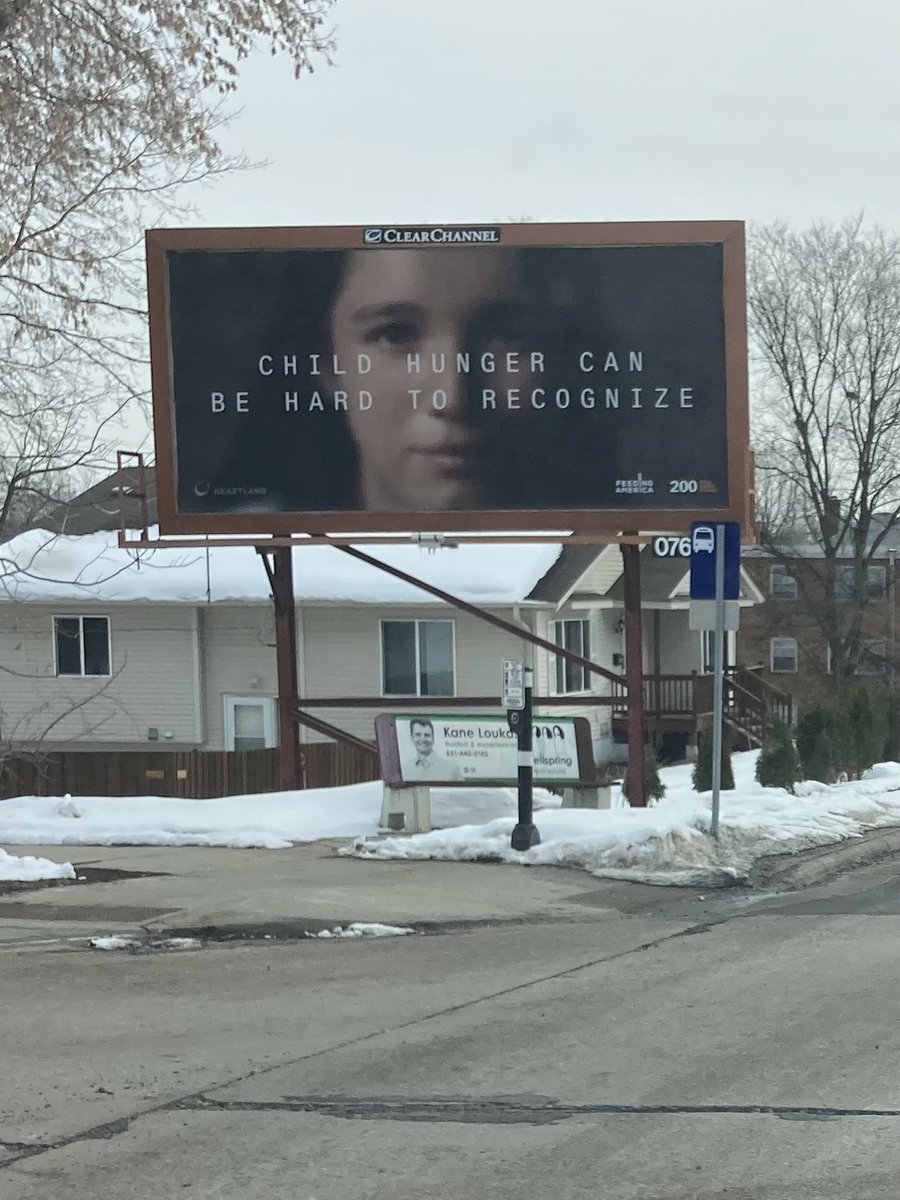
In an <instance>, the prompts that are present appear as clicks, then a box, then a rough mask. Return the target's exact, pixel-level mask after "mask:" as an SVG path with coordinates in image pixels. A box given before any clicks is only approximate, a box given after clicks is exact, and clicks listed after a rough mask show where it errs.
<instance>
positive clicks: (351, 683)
mask: <svg viewBox="0 0 900 1200" xmlns="http://www.w3.org/2000/svg"><path fill="white" fill-rule="evenodd" d="M497 611H498V615H500V616H502V617H503V618H504V619H505V620H507V621H510V620H513V619H514V614H513V612H512V610H510V609H506V610H497ZM417 619H418V620H429V619H430V620H452V621H453V623H454V626H455V644H456V679H455V682H456V695H458V696H466V695H469V696H479V695H481V696H497V697H498V698H499V695H500V685H501V674H502V664H503V659H505V658H518V659H523V660H524V661H526V662H530V661H531V651H532V650H533V649H534V647H533V646H532V645H531V644H530V643H528V642H526V641H525V640H524V638H518V637H515V636H514V635H513V634H510V633H506V632H504V631H503V630H501V629H496V628H494V627H493V626H491V625H488V624H486V623H485V622H483V621H480V620H478V619H477V618H475V617H472V616H469V615H468V614H466V613H462V612H456V611H453V610H448V609H446V608H443V607H440V606H436V605H428V606H427V607H426V606H384V607H381V606H376V605H366V606H365V607H363V606H359V607H351V606H347V605H343V606H337V605H331V606H327V607H326V606H321V607H307V608H304V610H303V616H302V624H303V630H302V640H301V643H300V657H301V661H302V664H303V678H304V694H305V696H307V697H310V698H315V697H317V696H322V697H338V696H380V695H381V694H382V683H381V622H382V621H383V620H417ZM440 704H441V701H440V697H435V698H434V709H435V711H436V712H439V711H440ZM306 707H307V709H308V710H309V711H310V712H311V713H312V714H313V715H314V716H317V717H320V718H321V719H322V720H325V721H328V722H330V723H331V724H333V725H337V726H339V727H340V728H341V729H344V730H346V731H347V732H348V733H352V734H354V735H355V736H356V737H361V738H365V739H366V740H367V741H371V740H372V739H373V738H374V721H375V717H376V716H377V714H378V713H379V712H384V711H388V710H386V709H385V708H383V707H378V708H371V709H348V708H344V709H341V708H316V707H315V705H314V704H306ZM391 711H394V712H400V711H402V709H400V708H395V709H392V710H391ZM307 740H310V741H313V740H320V737H319V735H317V734H313V733H309V734H308V737H307Z"/></svg>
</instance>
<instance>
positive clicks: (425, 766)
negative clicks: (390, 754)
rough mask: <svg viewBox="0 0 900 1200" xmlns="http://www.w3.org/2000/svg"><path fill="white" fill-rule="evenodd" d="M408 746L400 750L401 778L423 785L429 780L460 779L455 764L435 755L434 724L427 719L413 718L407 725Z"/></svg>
mask: <svg viewBox="0 0 900 1200" xmlns="http://www.w3.org/2000/svg"><path fill="white" fill-rule="evenodd" d="M409 737H410V744H409V745H408V746H407V747H406V749H405V752H404V750H403V749H402V748H401V758H400V766H401V771H402V774H403V778H404V779H407V780H410V781H411V782H415V781H418V780H421V781H422V782H423V783H426V782H428V781H429V780H440V781H442V782H445V783H446V782H451V781H454V780H457V779H461V778H462V772H461V771H460V769H459V767H458V766H457V764H456V763H455V762H452V761H451V760H450V759H449V758H445V757H444V756H443V755H442V754H437V753H436V752H435V748H434V722H433V721H432V720H430V719H429V718H428V717H413V718H412V720H411V721H410V723H409Z"/></svg>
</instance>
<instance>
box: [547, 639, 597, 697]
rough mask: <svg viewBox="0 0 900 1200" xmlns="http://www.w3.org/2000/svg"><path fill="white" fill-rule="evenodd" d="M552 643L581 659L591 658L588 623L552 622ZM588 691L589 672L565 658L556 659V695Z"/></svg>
mask: <svg viewBox="0 0 900 1200" xmlns="http://www.w3.org/2000/svg"><path fill="white" fill-rule="evenodd" d="M553 641H554V642H555V643H556V645H557V646H561V647H562V648H563V650H571V651H572V653H573V654H579V655H581V657H582V658H590V657H591V624H590V621H554V622H553ZM589 690H590V672H589V671H587V670H585V668H584V667H582V666H579V665H578V663H573V662H570V661H569V660H568V659H567V658H559V657H557V659H556V694H557V696H567V695H570V694H571V693H573V692H586V691H589Z"/></svg>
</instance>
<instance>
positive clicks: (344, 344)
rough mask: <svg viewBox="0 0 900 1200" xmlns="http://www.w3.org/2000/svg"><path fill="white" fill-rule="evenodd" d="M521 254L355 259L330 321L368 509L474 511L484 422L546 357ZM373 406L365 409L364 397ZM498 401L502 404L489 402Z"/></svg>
mask: <svg viewBox="0 0 900 1200" xmlns="http://www.w3.org/2000/svg"><path fill="white" fill-rule="evenodd" d="M533 325H534V322H533V313H532V309H531V306H530V305H528V304H527V302H526V297H525V294H524V289H523V287H522V282H521V279H520V275H519V268H518V258H517V255H516V253H515V252H514V251H509V250H506V251H504V250H501V249H498V248H496V247H494V248H488V247H484V248H481V247H473V248H469V247H466V248H465V249H459V248H446V249H428V248H424V249H397V250H393V249H392V250H387V249H385V250H368V251H359V252H354V253H353V254H351V256H350V261H349V264H348V267H347V274H346V277H345V281H344V285H343V287H342V290H341V292H340V294H339V296H338V298H337V301H336V303H335V308H334V313H333V317H332V329H331V333H332V346H333V350H334V354H335V357H336V360H337V365H338V367H339V368H340V370H341V371H342V372H344V373H342V374H340V375H337V376H335V377H334V378H333V379H332V384H333V385H334V387H335V388H336V389H341V390H344V391H346V392H347V393H348V395H349V397H350V404H349V408H348V415H349V421H350V428H351V432H352V434H353V438H354V440H355V442H356V446H357V450H358V456H359V470H360V481H359V482H360V491H361V496H360V502H361V505H362V507H363V508H365V509H367V510H373V511H382V512H408V511H412V512H416V511H425V510H432V511H443V510H450V509H463V510H467V509H477V508H479V507H480V506H481V505H482V504H483V503H484V488H483V484H482V482H481V480H482V478H483V473H484V463H483V461H482V457H481V447H480V444H479V434H478V430H479V427H480V421H479V416H480V414H481V413H482V412H484V411H495V409H494V407H493V405H494V404H496V409H499V408H500V407H501V404H502V405H504V406H505V404H506V395H507V390H508V389H511V388H512V389H521V390H522V393H523V394H525V390H526V389H528V388H530V387H531V386H533V384H534V381H535V374H534V369H533V368H534V366H535V365H536V364H538V363H539V356H536V355H535V351H537V350H539V347H538V346H535V345H532V343H533V342H534V341H535V338H534V336H533V335H532V333H531V329H532V328H533ZM361 391H366V392H368V393H369V394H370V395H371V397H372V401H371V406H370V407H368V408H360V406H359V404H358V403H356V396H357V394H358V393H359V392H361ZM486 396H492V397H495V398H496V399H495V400H494V401H491V400H488V401H487V402H486V401H485V397H486Z"/></svg>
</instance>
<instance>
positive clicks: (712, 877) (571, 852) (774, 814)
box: [0, 752, 900, 936]
mask: <svg viewBox="0 0 900 1200" xmlns="http://www.w3.org/2000/svg"><path fill="white" fill-rule="evenodd" d="M756 759H757V752H753V753H749V754H736V755H734V756H733V760H732V761H733V766H734V774H735V781H736V784H737V787H736V789H735V790H734V791H732V792H723V793H722V805H721V829H720V835H721V836H720V838H719V840H718V842H714V841H713V840H712V839H711V838H710V837H709V836H708V835H709V826H710V795H709V793H705V794H703V795H698V794H697V793H696V792H694V790H693V788H692V786H691V768H690V766H687V765H683V766H678V767H669V768H666V769H664V770H663V771H662V772H661V775H662V777H663V780H664V782H665V784H666V788H667V793H666V797H665V799H664V800H662V801H661V802H660V803H659V804H657V805H654V806H653V807H651V808H646V809H630V808H628V806H627V805H626V804H625V803H624V802H623V800H622V798H621V795H620V793H619V789H618V788H616V789H614V794H613V798H612V800H613V807H612V808H610V809H601V810H599V811H597V810H592V809H564V808H561V807H560V800H559V798H558V797H556V796H553V795H551V794H550V793H548V792H546V791H543V790H540V789H539V790H537V791H536V793H535V796H536V802H537V803H536V818H535V820H536V824H537V826H538V829H539V830H540V833H541V838H542V842H541V845H539V846H535V847H534V848H533V849H531V850H529V851H526V852H524V853H519V852H516V851H513V850H511V849H510V846H509V842H510V833H511V831H512V828H513V825H514V823H515V819H516V793H515V789H514V788H472V789H466V788H447V789H436V790H435V791H434V793H433V795H432V820H433V823H434V825H435V826H436V827H437V828H436V831H435V832H433V833H426V834H417V835H414V836H399V837H398V836H394V837H379V836H378V821H379V817H380V813H381V795H382V788H381V784H380V783H377V782H375V783H362V784H356V785H355V786H353V787H342V788H320V789H315V790H310V791H306V792H274V793H271V794H267V795H257V796H229V797H226V798H225V799H221V800H173V799H161V798H159V797H153V796H141V797H136V798H132V797H106V796H85V797H82V796H78V797H75V798H72V797H69V796H66V797H62V798H61V797H55V798H48V797H35V796H26V797H19V798H18V799H15V800H6V801H3V802H2V803H0V843H4V844H6V845H62V846H67V845H145V846H231V847H236V848H240V847H261V848H264V849H281V848H286V847H288V846H290V845H291V844H292V843H294V842H309V841H317V840H319V839H324V838H328V839H332V838H333V839H341V840H346V841H347V842H348V843H349V844H348V845H345V846H343V847H342V848H341V850H340V851H339V853H341V854H346V855H352V856H356V857H359V858H370V859H444V860H451V861H476V860H480V859H491V860H494V861H501V862H509V863H517V864H521V865H535V866H537V865H556V866H569V867H580V868H582V869H584V870H586V871H591V872H592V873H594V874H596V875H601V876H605V877H611V878H622V879H633V880H643V881H646V882H651V883H660V884H682V885H685V886H690V885H695V884H706V885H709V884H710V883H716V882H720V883H721V882H727V881H729V880H730V881H734V880H740V879H743V878H744V877H745V876H746V875H747V873H748V871H749V870H750V868H751V866H752V864H753V862H754V860H755V859H757V858H760V857H762V856H764V855H767V854H777V853H796V852H798V851H800V850H805V849H809V848H812V847H814V846H823V845H827V844H829V843H833V842H837V841H841V840H842V839H844V838H850V837H858V836H859V835H860V834H862V833H864V832H865V831H866V830H868V829H874V828H878V827H879V826H886V825H900V764H898V763H883V764H882V765H881V766H878V767H875V768H874V769H873V770H872V771H870V772H868V774H867V775H866V778H865V779H863V780H862V781H860V782H857V783H842V784H834V785H831V786H829V785H826V784H820V783H813V782H809V783H803V784H800V785H798V788H797V793H798V794H797V795H796V796H791V795H789V794H788V793H787V792H785V791H782V790H781V789H779V788H762V787H760V786H759V785H758V784H757V783H756V782H755V780H754V777H753V775H754V770H755V766H756ZM5 860H6V861H9V860H8V856H5V858H4V856H3V855H2V852H0V879H2V878H4V877H5V878H9V877H10V876H8V875H7V876H4V875H3V871H4V861H5ZM13 861H15V862H16V863H17V864H21V863H22V862H29V863H32V864H40V865H39V866H34V867H33V868H28V869H32V870H35V871H40V870H43V869H46V870H50V869H52V871H53V872H54V874H57V875H61V876H64V877H66V876H67V877H69V878H71V876H72V874H73V872H72V868H71V867H70V866H69V865H68V864H65V865H64V866H62V867H59V866H58V865H57V864H55V863H47V862H46V860H35V859H31V860H23V859H17V860H13ZM14 869H18V870H20V871H21V870H23V869H25V868H23V867H21V865H20V866H18V867H17V868H14ZM17 877H18V878H21V877H22V876H17ZM41 877H42V876H41V875H39V874H33V875H28V876H26V878H41ZM345 936H356V935H352V934H350V935H345Z"/></svg>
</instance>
